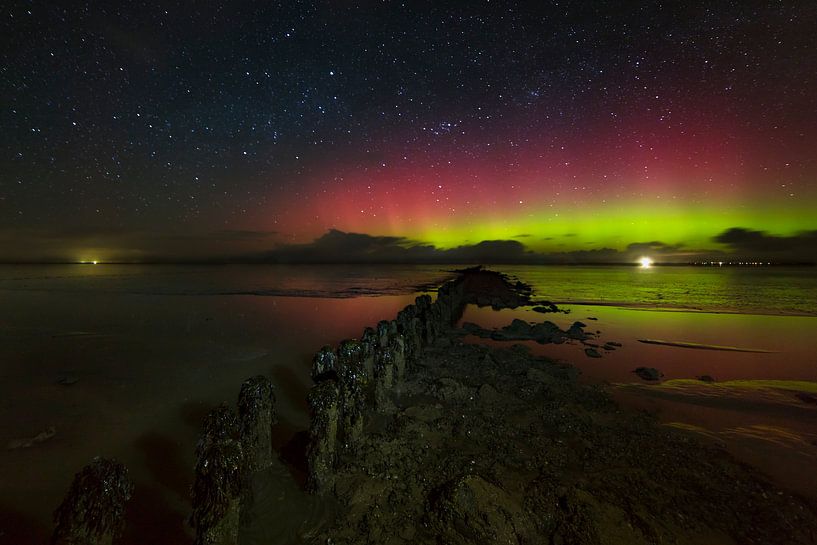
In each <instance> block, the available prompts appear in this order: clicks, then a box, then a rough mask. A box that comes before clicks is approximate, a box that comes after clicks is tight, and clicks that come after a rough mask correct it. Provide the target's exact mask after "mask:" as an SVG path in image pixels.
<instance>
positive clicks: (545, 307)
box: [531, 301, 561, 314]
mask: <svg viewBox="0 0 817 545" xmlns="http://www.w3.org/2000/svg"><path fill="white" fill-rule="evenodd" d="M531 310H532V311H533V312H541V313H542V314H548V313H550V312H561V310H559V307H557V306H556V305H555V304H553V303H551V302H550V301H541V302H540V303H539V305H538V306H535V307H533V308H532V309H531Z"/></svg>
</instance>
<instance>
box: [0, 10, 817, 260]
mask: <svg viewBox="0 0 817 545" xmlns="http://www.w3.org/2000/svg"><path fill="white" fill-rule="evenodd" d="M815 29H817V6H815V5H814V4H813V3H812V2H806V1H800V0H797V1H771V0H766V1H753V0H747V1H728V0H724V1H719V2H711V1H690V2H652V1H649V2H647V1H644V2H618V1H616V2H613V1H596V2H589V1H588V2H579V1H558V2H544V1H543V2H535V3H534V2H531V3H516V2H500V1H497V0H490V1H489V0H471V1H468V2H432V1H426V2H423V1H417V2H408V1H407V2H389V1H361V2H343V1H332V2H302V1H297V0H288V1H286V2H257V3H254V2H221V3H216V2H195V3H194V2H166V3H164V5H159V4H155V3H145V2H139V1H134V2H124V3H119V2H98V3H85V4H77V5H74V6H68V5H67V4H64V3H61V2H23V1H14V0H13V1H12V2H11V3H7V4H4V6H3V8H2V12H0V31H1V32H2V35H1V36H0V55H1V58H2V65H0V99H1V100H0V127H2V130H0V252H1V254H0V256H2V257H0V260H5V261H14V260H34V261H37V260H58V261H59V260H67V261H81V260H92V259H98V260H108V261H149V260H173V259H180V260H184V259H209V258H221V257H225V256H226V257H229V258H240V256H258V255H264V256H275V255H279V254H281V253H284V254H286V255H289V256H293V255H300V256H302V257H303V256H309V255H312V254H311V253H310V252H320V251H324V252H329V253H330V254H332V251H330V250H333V251H335V253H334V254H332V255H335V254H337V255H342V252H340V253H338V252H337V250H338V249H339V248H341V249H344V251H346V250H349V248H350V247H353V248H354V249H355V251H359V252H362V254H365V255H370V256H376V255H377V252H378V251H382V250H383V248H384V247H385V248H387V249H388V250H389V252H391V253H390V254H389V255H390V256H395V255H398V256H399V257H397V258H394V259H403V258H405V259H408V260H410V259H413V258H418V256H421V257H422V256H426V257H425V259H430V258H429V257H428V256H431V255H433V256H436V257H435V258H439V259H443V258H452V259H453V258H457V257H463V256H467V255H469V254H468V253H467V251H469V249H473V248H482V250H483V251H487V252H488V254H487V256H488V257H490V256H491V255H494V254H492V253H491V252H494V251H495V252H497V253H496V256H497V259H502V256H503V255H505V254H503V252H505V251H510V252H511V254H513V255H517V257H518V255H519V252H522V254H524V255H525V256H532V255H535V256H540V257H542V256H551V257H553V258H554V259H555V260H557V261H558V260H560V259H563V260H567V261H576V260H579V261H580V260H582V259H584V258H586V257H587V256H593V255H596V256H601V255H602V254H603V255H604V256H605V257H604V259H602V260H606V259H608V258H609V259H610V260H628V259H631V258H632V257H633V255H635V254H636V253H637V254H640V253H643V252H645V251H647V252H650V253H652V254H655V255H656V256H657V257H658V258H660V259H664V260H667V261H685V260H694V259H697V258H699V257H702V256H709V255H719V254H723V255H737V256H745V257H747V258H748V257H752V256H754V255H760V254H763V255H762V257H764V258H765V257H766V256H768V255H772V256H774V255H775V252H782V253H780V254H779V255H780V256H785V258H787V259H799V258H801V257H802V258H803V259H810V258H811V256H812V255H815V254H817V250H815V248H816V247H817V244H815V241H817V235H815V233H817V214H815V212H814V211H815V210H816V209H817V152H815V150H817V32H815ZM350 245H351V246H350ZM395 249H396V250H399V251H398V252H397V253H396V254H395ZM413 249H414V250H417V249H422V251H419V250H417V251H409V250H413ZM404 250H406V251H404ZM423 252H425V253H423ZM446 252H449V253H446ZM450 252H455V253H453V254H452V253H450ZM456 252H460V253H459V254H458V253H456ZM462 252H465V253H462ZM630 254H633V255H630ZM481 258H482V254H480V259H481ZM375 259H376V257H375ZM543 259H544V258H543ZM591 260H595V259H591Z"/></svg>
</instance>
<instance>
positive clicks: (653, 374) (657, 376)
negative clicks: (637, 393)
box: [633, 367, 664, 380]
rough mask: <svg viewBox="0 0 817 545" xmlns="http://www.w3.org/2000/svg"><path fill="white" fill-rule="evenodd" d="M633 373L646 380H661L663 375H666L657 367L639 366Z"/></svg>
mask: <svg viewBox="0 0 817 545" xmlns="http://www.w3.org/2000/svg"><path fill="white" fill-rule="evenodd" d="M633 373H635V374H636V375H638V376H639V377H641V378H642V379H644V380H661V377H663V376H664V375H663V373H661V371H659V370H658V369H656V368H655V367H638V368H636V369H634V370H633Z"/></svg>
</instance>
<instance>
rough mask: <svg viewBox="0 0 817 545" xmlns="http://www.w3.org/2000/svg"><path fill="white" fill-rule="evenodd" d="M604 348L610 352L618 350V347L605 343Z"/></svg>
mask: <svg viewBox="0 0 817 545" xmlns="http://www.w3.org/2000/svg"><path fill="white" fill-rule="evenodd" d="M602 348H603V349H605V350H607V351H610V352H612V351H613V350H615V349H616V347H615V346H612V345H611V344H610V343H604V346H602Z"/></svg>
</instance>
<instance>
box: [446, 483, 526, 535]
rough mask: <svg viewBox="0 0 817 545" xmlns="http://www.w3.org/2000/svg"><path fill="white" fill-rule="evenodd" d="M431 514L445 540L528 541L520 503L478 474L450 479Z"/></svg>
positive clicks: (524, 516)
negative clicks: (446, 537)
mask: <svg viewBox="0 0 817 545" xmlns="http://www.w3.org/2000/svg"><path fill="white" fill-rule="evenodd" d="M432 508H433V510H434V516H435V517H436V519H437V521H438V524H439V525H440V526H442V528H441V534H442V535H448V539H445V540H443V542H446V543H461V542H467V543H480V544H483V543H486V544H487V543H491V544H494V543H495V544H502V545H506V544H509V543H511V544H516V543H528V542H530V541H529V539H530V538H531V537H532V536H533V525H532V524H531V522H530V520H529V519H528V516H527V514H526V513H525V511H524V509H523V508H522V506H521V505H519V504H518V503H516V502H515V501H514V500H513V498H511V496H510V495H508V494H507V493H506V492H505V491H504V490H502V489H501V488H499V487H498V486H496V485H494V484H491V483H489V482H488V481H486V480H485V479H483V478H482V477H480V476H478V475H466V476H463V477H459V478H456V479H454V480H453V481H450V482H449V483H448V484H446V485H445V486H444V487H443V489H442V490H441V491H440V492H439V493H438V495H437V498H436V501H435V502H434V504H433V507H432Z"/></svg>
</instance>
